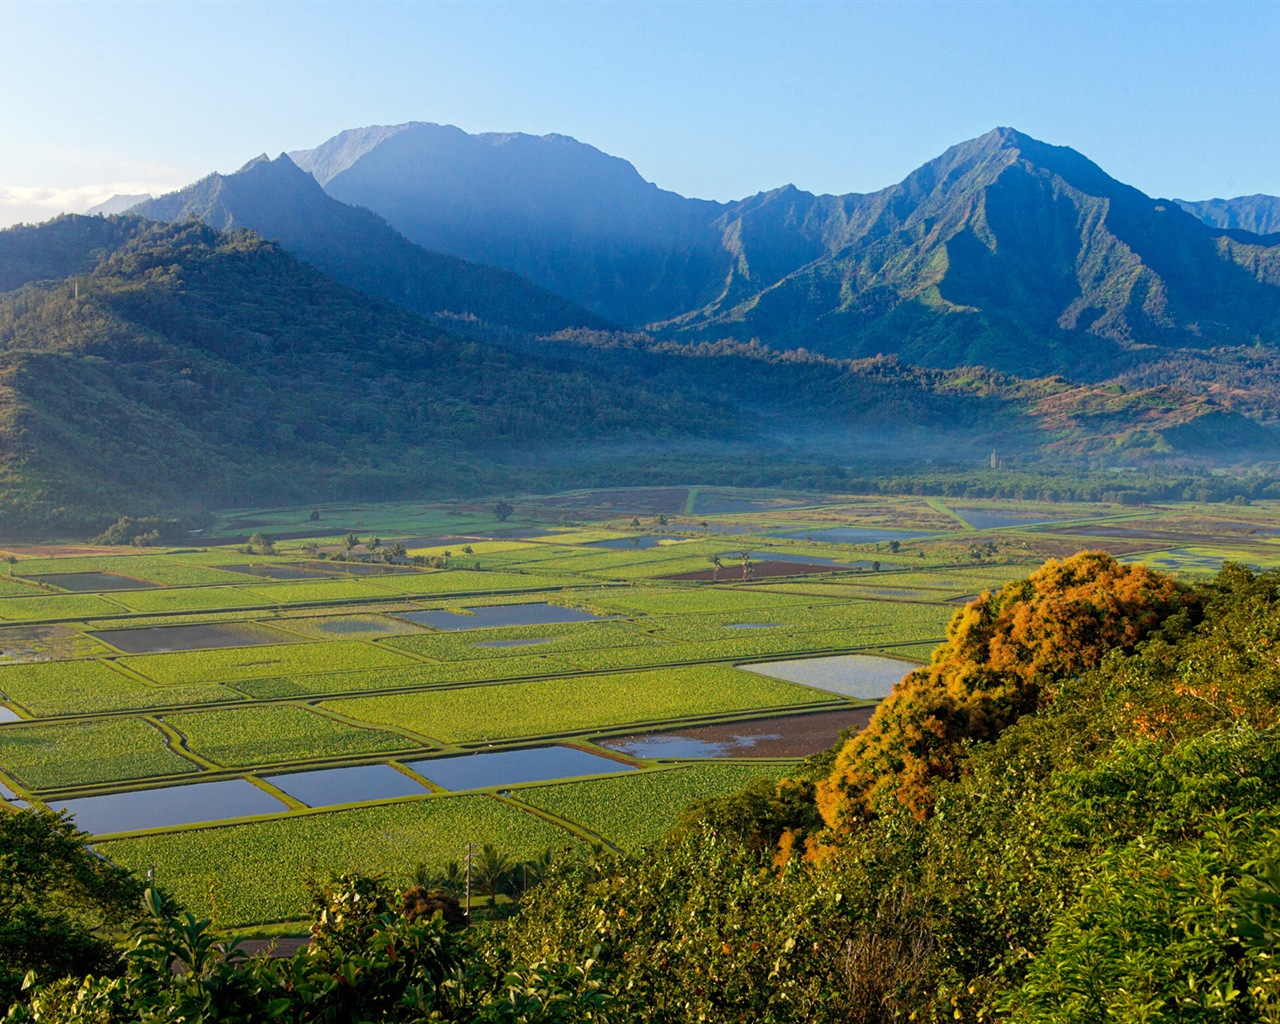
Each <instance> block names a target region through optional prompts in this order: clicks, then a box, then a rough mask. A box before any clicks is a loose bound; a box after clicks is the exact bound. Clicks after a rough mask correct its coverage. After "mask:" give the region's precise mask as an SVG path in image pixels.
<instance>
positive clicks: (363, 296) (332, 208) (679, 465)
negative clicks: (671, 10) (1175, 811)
mask: <svg viewBox="0 0 1280 1024" xmlns="http://www.w3.org/2000/svg"><path fill="white" fill-rule="evenodd" d="M130 198H134V197H130ZM1265 198H1266V197H1262V199H1265ZM1255 199H1257V197H1255ZM1233 204H1234V205H1233ZM124 205H128V206H129V208H130V210H131V212H130V213H129V214H127V215H119V214H108V215H104V216H86V217H62V218H58V219H56V220H54V221H51V222H48V223H46V224H43V225H37V226H22V227H18V228H13V229H10V230H8V231H3V232H0V474H2V475H3V476H4V478H5V479H6V481H7V486H6V488H5V493H4V498H3V502H4V505H3V507H0V521H3V522H5V523H8V524H9V525H10V526H12V525H13V524H21V523H24V522H26V523H44V524H49V523H59V522H61V523H65V524H67V528H68V529H72V528H75V527H74V526H73V524H77V523H80V524H84V523H89V522H96V521H100V520H101V518H102V516H104V515H106V514H108V513H110V514H124V513H126V512H134V511H141V510H157V509H165V508H171V507H175V506H176V505H178V504H181V505H182V507H183V508H186V509H191V508H207V507H212V506H216V505H220V504H223V505H225V504H229V503H243V502H251V501H267V500H270V501H310V500H319V499H320V498H321V497H323V496H333V495H335V494H342V495H343V496H355V495H365V496H375V495H376V496H393V495H396V496H399V495H412V494H421V493H464V492H465V493H480V492H483V491H485V490H486V489H488V490H490V491H492V490H495V489H496V490H510V489H512V488H514V487H516V486H521V485H527V486H537V487H542V488H545V487H550V486H557V485H567V484H568V483H570V482H572V483H588V482H589V483H601V482H609V483H625V482H634V481H636V480H639V479H642V478H643V479H644V480H646V481H658V480H662V481H667V480H674V479H693V478H695V477H697V478H705V479H710V478H716V479H719V480H721V481H722V482H723V481H728V480H735V481H748V480H769V481H773V482H778V481H779V480H783V479H785V480H788V481H790V482H792V483H795V482H797V481H802V480H814V479H817V477H822V476H824V475H826V477H827V478H828V481H827V482H828V483H830V482H831V481H830V474H831V473H832V472H837V471H836V470H833V469H832V467H833V466H839V465H840V464H842V463H848V462H865V461H867V460H868V459H874V458H877V457H883V458H887V459H890V460H897V461H898V462H901V461H902V460H903V459H908V458H913V457H920V458H926V459H938V458H941V459H945V460H951V461H957V460H958V461H959V462H961V463H964V462H966V461H967V462H968V463H969V464H971V465H972V464H975V463H977V461H978V460H979V459H982V460H985V459H986V458H987V456H988V455H989V453H990V451H991V449H992V448H993V447H995V448H998V449H999V450H1000V452H1001V455H1002V457H1003V458H1013V459H1015V461H1016V460H1018V459H1022V460H1024V461H1025V460H1027V459H1030V460H1033V461H1035V460H1040V461H1043V460H1045V459H1049V460H1051V461H1052V460H1057V462H1058V464H1062V465H1067V464H1070V465H1074V466H1077V467H1079V466H1094V467H1097V466H1106V465H1111V466H1115V465H1127V466H1141V465H1184V464H1196V465H1200V466H1206V465H1210V464H1237V465H1239V464H1242V463H1246V462H1252V461H1259V460H1261V461H1272V460H1275V459H1277V458H1280V431H1277V430H1276V429H1275V427H1274V426H1273V424H1274V423H1276V422H1280V388H1277V387H1276V382H1277V379H1278V377H1280V235H1261V234H1256V233H1253V232H1250V231H1247V230H1245V229H1244V228H1243V227H1241V226H1239V224H1242V223H1248V224H1251V225H1253V226H1257V227H1267V226H1269V224H1270V222H1269V221H1268V220H1267V219H1266V218H1267V216H1269V213H1268V207H1267V204H1266V203H1265V202H1262V201H1261V200H1260V199H1258V200H1257V201H1251V202H1250V203H1245V204H1237V203H1234V201H1233V202H1227V203H1222V202H1219V204H1218V205H1217V206H1213V205H1212V204H1201V205H1203V206H1204V207H1205V210H1204V211H1203V213H1202V215H1203V216H1204V217H1210V216H1211V215H1212V216H1216V217H1218V218H1219V219H1223V218H1226V219H1228V220H1229V219H1231V218H1235V219H1234V221H1232V222H1231V223H1224V224H1220V225H1215V224H1211V223H1206V222H1205V220H1203V219H1201V216H1200V215H1196V214H1195V212H1194V211H1191V210H1189V209H1188V207H1191V206H1193V205H1195V204H1186V203H1180V202H1177V201H1171V200H1170V201H1166V200H1156V199H1151V198H1149V197H1147V196H1145V195H1143V194H1142V193H1141V192H1139V191H1137V190H1136V189H1133V188H1131V187H1129V186H1126V185H1124V184H1122V183H1120V182H1118V181H1116V180H1115V179H1113V178H1111V177H1109V176H1108V175H1106V174H1105V173H1104V172H1103V171H1102V170H1101V169H1100V168H1098V167H1097V166H1096V165H1095V164H1093V163H1091V162H1090V161H1089V160H1087V159H1086V158H1085V157H1083V156H1082V155H1080V154H1079V153H1076V152H1075V151H1073V150H1070V149H1067V148H1063V147H1056V146H1050V145H1046V144H1044V143H1041V142H1038V141H1036V140H1034V139H1031V138H1029V137H1027V136H1025V135H1022V134H1021V133H1018V132H1016V131H1013V130H1011V129H1004V128H1002V129H997V130H995V131H992V132H990V133H988V134H986V135H984V136H982V137H980V138H978V139H974V140H972V141H970V142H966V143H963V144H961V145H958V146H955V147H953V148H951V149H950V150H948V151H947V152H946V153H944V154H942V155H941V156H940V157H938V158H937V159H936V160H933V161H930V162H929V163H928V164H926V165H925V166H923V167H921V168H920V169H919V170H917V171H915V172H913V173H912V174H911V175H909V176H908V177H907V178H906V179H905V180H904V181H903V182H901V183H900V184H898V185H895V186H892V187H890V188H887V189H884V190H882V191H880V192H876V193H871V194H867V195H859V194H850V195H845V196H815V195H812V194H809V193H806V192H802V191H800V190H798V189H796V188H794V187H791V186H787V187H785V188H781V189H776V190H774V191H771V192H767V193H760V194H759V195H756V196H753V197H751V198H749V199H745V200H742V201H740V202H736V203H715V202H709V201H704V200H691V199H686V198H684V197H681V196H679V195H676V194H675V193H672V192H665V191H663V190H661V189H658V188H657V187H656V186H654V185H652V184H651V183H648V182H646V181H644V180H643V179H642V178H641V177H640V175H639V174H638V173H637V172H636V171H635V169H634V168H633V167H631V165H630V164H628V163H626V162H625V161H623V160H620V159H618V158H615V157H610V156H607V155H605V154H603V153H601V152H599V151H598V150H596V149H594V148H592V147H590V146H587V145H584V144H582V143H579V142H576V141H575V140H572V139H569V138H567V137H564V136H547V137H541V138H538V137H533V136H527V135H488V136H470V135H467V134H466V133H463V132H461V131H459V130H458V129H456V128H447V127H441V126H438V125H424V124H409V125H400V126H396V127H393V128H371V129H360V130H356V131H352V132H344V133H342V134H341V135H339V136H337V137H335V138H334V139H332V140H330V141H329V142H327V143H325V144H324V145H322V146H320V147H318V148H317V149H315V150H310V151H304V152H295V153H291V154H281V155H280V156H278V157H277V158H275V159H269V158H267V157H265V156H263V157H259V158H256V159H254V160H252V161H250V162H249V163H248V164H247V165H245V167H243V168H242V169H241V170H240V171H238V172H236V173H234V174H227V175H221V174H213V175H210V176H208V177H206V178H204V179H202V180H201V181H198V182H196V183H194V184H192V185H190V186H188V187H187V188H184V189H182V190H179V191H178V192H175V193H171V194H169V195H167V196H160V197H158V198H150V197H145V198H142V199H141V200H140V201H137V202H131V203H128V202H126V200H123V199H122V200H121V201H120V202H119V203H117V204H115V205H114V206H113V207H112V209H116V208H119V207H120V206H124ZM1211 207H1212V208H1211ZM157 222H159V223H157ZM166 225H167V226H166ZM1062 460H1066V461H1065V462H1063V461H1062ZM748 466H754V467H756V468H754V469H747V468H746V467H748ZM820 467H821V468H820ZM752 474H755V475H754V476H753V475H752ZM815 474H816V476H815ZM837 479H838V477H837Z"/></svg>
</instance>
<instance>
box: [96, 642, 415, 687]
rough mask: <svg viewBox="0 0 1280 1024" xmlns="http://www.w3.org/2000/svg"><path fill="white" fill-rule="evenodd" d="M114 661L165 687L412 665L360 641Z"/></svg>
mask: <svg viewBox="0 0 1280 1024" xmlns="http://www.w3.org/2000/svg"><path fill="white" fill-rule="evenodd" d="M119 660H120V664H122V665H127V666H128V667H129V668H131V669H133V670H134V671H135V672H139V673H141V674H142V675H144V676H146V677H147V678H148V679H154V680H155V681H156V682H158V683H169V684H175V683H182V682H214V683H217V682H231V681H234V680H236V679H256V678H262V677H266V676H278V675H299V674H300V675H307V674H310V673H320V672H337V671H341V670H343V669H360V668H394V667H396V666H401V665H404V666H406V667H407V666H409V665H412V662H411V661H410V660H409V659H408V658H406V657H405V656H404V655H402V654H397V653H396V652H395V651H392V650H388V649H386V648H383V647H374V646H373V645H372V644H366V643H361V642H360V641H359V640H322V641H319V642H316V643H298V644H274V645H271V646H268V647H243V648H241V647H233V648H227V649H224V650H215V651H181V652H178V653H176V654H139V655H134V656H131V657H127V658H121V659H119Z"/></svg>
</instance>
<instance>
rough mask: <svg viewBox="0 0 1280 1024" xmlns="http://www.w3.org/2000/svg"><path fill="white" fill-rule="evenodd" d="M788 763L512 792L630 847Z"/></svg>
mask: <svg viewBox="0 0 1280 1024" xmlns="http://www.w3.org/2000/svg"><path fill="white" fill-rule="evenodd" d="M788 768H789V766H788V765H786V764H767V765H765V764H755V765H752V764H734V763H726V764H699V765H689V766H687V767H680V768H672V769H669V770H662V771H647V772H636V773H634V774H632V775H622V776H616V777H614V778H609V779H590V780H587V781H584V782H564V783H560V784H559V785H554V786H534V787H530V788H527V789H518V790H516V791H514V792H513V793H512V796H513V797H515V798H516V799H517V800H519V801H521V802H522V803H527V804H529V805H530V806H531V807H537V808H539V809H540V810H544V811H549V812H550V813H552V814H554V815H556V816H557V817H560V818H564V819H566V820H568V821H572V822H573V823H575V824H577V825H581V826H582V827H583V828H586V829H589V830H590V831H592V832H594V833H595V834H596V835H598V836H600V837H601V838H603V839H605V840H607V841H608V842H610V843H612V844H613V845H615V846H618V847H621V848H622V849H624V850H631V851H637V850H639V849H641V848H642V847H644V846H647V845H649V844H652V843H656V842H658V841H659V840H661V839H662V837H663V836H664V835H666V833H667V832H668V830H670V828H671V826H672V825H674V824H675V823H676V820H677V819H678V818H679V817H680V813H681V812H682V811H683V810H684V809H685V808H686V807H688V806H689V805H690V804H691V803H694V802H695V801H698V800H705V799H707V798H708V797H713V796H720V795H722V794H726V793H732V792H735V791H736V790H739V789H741V788H742V787H743V786H745V785H747V784H748V783H749V782H753V781H754V780H756V779H761V778H768V779H780V778H782V777H783V776H785V775H786V774H787V771H788Z"/></svg>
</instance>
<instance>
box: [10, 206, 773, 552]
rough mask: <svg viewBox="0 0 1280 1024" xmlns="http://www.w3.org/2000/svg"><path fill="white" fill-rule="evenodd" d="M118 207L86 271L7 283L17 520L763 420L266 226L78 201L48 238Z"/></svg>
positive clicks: (238, 497) (222, 499) (277, 493)
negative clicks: (293, 246) (441, 306)
mask: <svg viewBox="0 0 1280 1024" xmlns="http://www.w3.org/2000/svg"><path fill="white" fill-rule="evenodd" d="M86 222H88V223H86ZM103 223H106V224H107V225H108V226H110V225H112V224H114V223H119V224H126V225H130V226H132V228H133V229H134V232H133V235H132V237H131V238H129V239H128V240H127V241H125V242H124V244H122V245H120V246H118V247H116V248H114V249H112V250H110V251H108V252H106V253H105V254H104V255H103V256H102V257H101V259H100V260H99V262H98V264H97V266H96V267H95V268H94V269H93V270H92V272H91V273H90V274H88V275H84V276H83V277H79V278H76V279H75V280H74V281H73V282H72V281H63V282H52V283H44V284H29V285H26V286H25V287H23V288H21V289H19V290H18V291H15V292H11V293H9V294H8V295H6V296H0V479H4V481H5V487H4V493H3V498H2V499H0V506H2V507H0V521H2V522H3V524H4V526H5V528H6V532H12V531H13V530H14V529H16V528H20V527H21V526H22V525H23V524H24V523H25V524H31V523H33V522H34V523H37V524H41V525H42V526H43V527H44V528H45V529H53V528H57V526H58V525H59V524H61V525H63V526H64V527H72V526H75V524H83V523H85V522H93V523H95V524H96V523H99V522H101V520H102V519H104V518H106V519H108V520H109V519H110V518H114V516H115V515H119V514H122V513H124V512H136V511H140V510H145V509H147V508H170V509H172V508H175V507H186V508H194V507H210V506H224V507H225V506H227V505H229V504H234V503H237V502H240V501H243V500H246V499H248V498H250V497H252V498H254V499H255V500H257V499H267V500H272V498H273V496H274V498H275V499H279V500H291V501H307V500H316V499H318V498H320V497H322V496H324V495H326V494H330V493H331V489H332V488H334V487H339V488H340V489H341V490H342V492H343V493H359V494H363V495H367V496H369V497H376V496H378V495H383V496H386V495H390V494H422V493H424V492H427V491H431V492H435V493H448V492H450V491H455V492H456V491H457V490H459V489H466V488H467V487H468V486H483V484H481V483H479V482H480V481H488V482H489V483H488V486H489V487H491V488H493V487H496V486H499V485H498V484H497V483H495V481H497V480H499V479H500V478H501V476H502V474H503V473H504V472H508V471H506V470H504V468H503V460H504V459H518V458H519V457H520V453H521V452H527V451H529V450H530V449H531V447H532V446H534V445H537V444H538V443H544V444H555V445H560V446H569V447H571V446H573V445H575V444H583V443H585V442H604V441H608V440H610V439H617V438H627V439H629V440H631V441H634V442H641V441H644V440H645V439H649V440H651V441H653V443H655V444H661V445H667V444H669V443H670V442H671V440H672V439H678V438H681V437H690V436H694V437H696V436H715V437H741V436H743V435H744V434H745V433H749V430H748V428H747V427H745V426H744V424H743V422H742V418H741V417H740V416H739V415H738V414H737V413H735V412H734V410H733V409H732V408H731V407H729V406H728V405H727V404H723V403H721V404H718V405H717V404H713V403H710V402H707V401H705V400H701V401H699V402H697V403H691V402H689V401H687V400H685V399H683V398H682V397H681V396H680V395H679V394H672V393H665V394H663V393H657V392H655V391H653V390H651V389H649V388H647V387H646V386H645V385H644V383H643V381H642V380H640V379H639V378H638V377H637V376H636V375H635V374H627V373H625V372H617V371H615V372H612V373H611V374H610V375H609V376H608V377H607V378H606V377H604V376H603V375H601V374H599V373H593V372H591V371H590V370H588V369H586V368H583V367H581V366H576V365H573V364H571V363H567V362H564V361H556V360H553V359H551V358H548V357H545V356H537V355H527V354H520V353H514V352H510V351H507V350H504V349H501V348H496V347H493V346H486V345H478V344H475V343H473V342H468V341H464V340H462V339H460V338H457V337H456V336H453V335H450V334H448V333H446V332H443V331H441V330H439V329H438V328H436V327H434V326H432V325H431V324H429V323H427V322H426V321H425V320H422V319H420V318H418V317H414V316H412V315H410V314H408V313H405V312H403V311H402V310H399V309H398V308H396V307H394V306H392V305H390V304H388V303H385V302H382V301H380V300H375V299H371V298H368V297H366V296H364V295H362V294H360V293H358V292H355V291H353V290H351V289H349V288H346V287H344V286H342V285H339V284H337V283H335V282H334V281H332V280H331V279H329V278H327V277H325V276H324V275H322V274H321V273H319V271H317V270H315V269H314V268H312V267H310V266H308V265H307V264H304V263H300V262H299V261H298V260H297V259H296V258H295V257H294V256H292V255H291V254H289V253H286V252H284V251H282V250H281V249H280V248H279V247H278V246H276V245H274V244H272V243H267V242H264V241H263V240H262V239H261V238H260V237H259V236H257V235H255V234H252V233H238V234H222V233H218V232H215V231H214V230H213V229H211V228H209V227H207V226H205V225H203V224H199V223H197V222H194V221H188V222H185V223H182V224H178V225H162V224H154V223H148V222H145V221H142V220H141V219H138V218H120V219H119V220H118V222H113V221H106V222H103V221H101V220H100V219H98V218H63V219H61V220H59V221H55V222H52V223H51V224H50V225H47V226H46V228H47V237H48V239H49V240H50V243H51V245H53V246H54V247H55V248H57V247H58V245H59V243H61V241H62V238H63V236H64V235H65V234H68V233H70V234H72V235H77V232H76V231H74V230H70V231H69V227H70V228H71V229H75V228H79V227H85V228H87V229H89V230H90V231H91V232H92V231H94V230H101V225H102V224H103ZM37 233H39V229H37ZM3 240H4V233H0V245H2V244H3ZM26 240H27V241H28V242H30V241H31V239H30V238H27V239H26ZM37 240H38V239H37ZM659 439H661V440H660V441H659ZM542 471H543V472H544V473H546V474H548V477H549V478H554V474H555V472H556V466H555V465H554V464H553V463H551V462H547V463H545V464H544V467H543V470H542Z"/></svg>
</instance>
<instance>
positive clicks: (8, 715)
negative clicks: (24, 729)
mask: <svg viewBox="0 0 1280 1024" xmlns="http://www.w3.org/2000/svg"><path fill="white" fill-rule="evenodd" d="M21 721H22V716H21V715H20V714H18V712H16V711H14V710H13V708H7V707H5V706H4V705H3V704H0V725H3V724H4V723H5V722H21Z"/></svg>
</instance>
